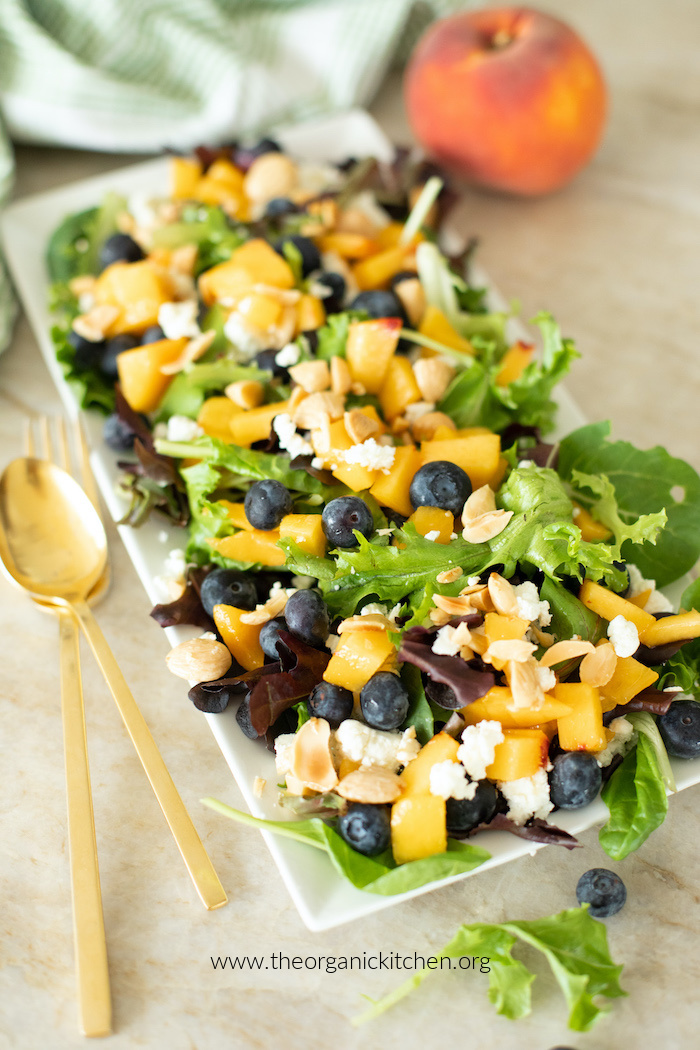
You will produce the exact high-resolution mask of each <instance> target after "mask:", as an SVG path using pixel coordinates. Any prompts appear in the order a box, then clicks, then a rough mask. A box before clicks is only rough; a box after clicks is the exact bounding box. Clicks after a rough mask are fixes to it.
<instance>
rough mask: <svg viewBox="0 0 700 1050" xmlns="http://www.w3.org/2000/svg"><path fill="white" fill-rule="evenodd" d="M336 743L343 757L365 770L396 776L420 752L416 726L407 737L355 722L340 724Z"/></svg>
mask: <svg viewBox="0 0 700 1050" xmlns="http://www.w3.org/2000/svg"><path fill="white" fill-rule="evenodd" d="M335 742H336V744H337V745H338V747H339V748H340V751H341V752H342V756H344V757H345V758H348V759H350V761H351V762H359V763H360V768H361V769H368V768H369V767H371V766H374V767H375V768H379V769H387V770H389V771H390V772H392V773H396V772H397V770H398V769H399V766H402V765H407V763H408V762H410V761H411V759H413V758H415V756H416V755H417V754H418V752H419V750H420V744H419V743H418V741H417V740H416V731H415V729H414V728H413V726H412V727H411V729H407V730H406V731H405V732H403V733H392V732H387V731H385V730H382V729H371V728H370V726H368V725H365V724H364V722H359V721H357V719H355V718H347V719H346V720H345V721H344V722H341V723H340V725H339V726H338V728H337V729H336V731H335Z"/></svg>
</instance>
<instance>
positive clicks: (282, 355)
mask: <svg viewBox="0 0 700 1050" xmlns="http://www.w3.org/2000/svg"><path fill="white" fill-rule="evenodd" d="M300 356H301V350H300V349H299V347H298V346H297V345H296V343H287V345H286V346H283V347H282V349H281V350H280V352H279V353H278V354H275V364H278V365H279V366H280V368H291V367H292V365H295V364H297V362H298V361H299V358H300Z"/></svg>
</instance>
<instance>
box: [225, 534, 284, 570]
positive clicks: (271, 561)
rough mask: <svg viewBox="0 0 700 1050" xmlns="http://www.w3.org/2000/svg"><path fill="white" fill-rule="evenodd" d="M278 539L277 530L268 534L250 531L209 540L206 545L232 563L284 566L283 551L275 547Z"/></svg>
mask: <svg viewBox="0 0 700 1050" xmlns="http://www.w3.org/2000/svg"><path fill="white" fill-rule="evenodd" d="M279 538H280V534H279V531H278V530H277V529H272V530H271V531H270V532H262V531H261V530H260V529H250V530H245V531H241V532H234V534H233V535H232V536H223V537H221V538H220V539H216V538H210V539H208V540H207V543H208V544H209V546H210V547H211V548H212V549H213V550H215V551H216V552H217V553H218V554H220V555H221V556H222V557H223V558H231V559H232V560H233V561H244V562H250V564H251V565H284V562H285V554H284V551H283V550H281V549H280V548H279V547H278V546H277V541H278V540H279Z"/></svg>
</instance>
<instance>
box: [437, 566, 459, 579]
mask: <svg viewBox="0 0 700 1050" xmlns="http://www.w3.org/2000/svg"><path fill="white" fill-rule="evenodd" d="M463 575H464V570H463V569H462V568H461V567H460V566H459V565H455V567H454V569H445V570H444V571H443V572H439V573H438V574H437V576H436V577H435V579H436V580H437V582H438V583H454V582H455V580H458V579H459V578H460V576H463Z"/></svg>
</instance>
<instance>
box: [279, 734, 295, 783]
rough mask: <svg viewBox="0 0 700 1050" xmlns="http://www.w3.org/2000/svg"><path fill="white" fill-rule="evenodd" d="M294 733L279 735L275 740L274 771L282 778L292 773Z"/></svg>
mask: <svg viewBox="0 0 700 1050" xmlns="http://www.w3.org/2000/svg"><path fill="white" fill-rule="evenodd" d="M296 738H297V735H296V733H281V734H280V735H279V736H278V737H277V738H276V740H275V769H276V770H277V773H278V775H279V776H281V777H284V776H286V775H287V773H291V772H292V764H293V761H294V741H295V740H296Z"/></svg>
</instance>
